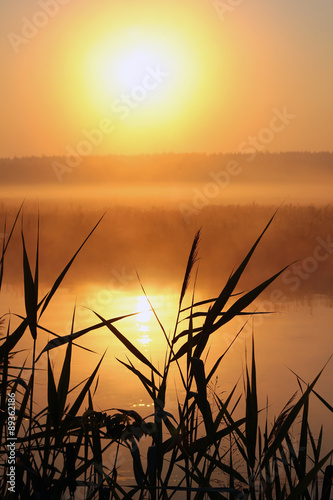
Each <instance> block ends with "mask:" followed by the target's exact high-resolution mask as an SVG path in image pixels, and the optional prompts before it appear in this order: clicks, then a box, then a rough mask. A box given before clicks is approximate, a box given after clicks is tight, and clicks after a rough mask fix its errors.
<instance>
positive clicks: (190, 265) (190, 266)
mask: <svg viewBox="0 0 333 500" xmlns="http://www.w3.org/2000/svg"><path fill="white" fill-rule="evenodd" d="M200 232H201V229H199V231H197V233H196V235H195V236H194V240H193V244H192V248H191V251H190V255H189V258H188V261H187V266H186V270H185V276H184V280H183V285H182V289H181V292H180V298H179V308H181V304H182V302H183V299H184V296H185V293H186V290H187V287H188V284H189V281H190V276H191V272H192V269H193V266H194V264H195V263H196V261H197V258H198V245H199V239H200Z"/></svg>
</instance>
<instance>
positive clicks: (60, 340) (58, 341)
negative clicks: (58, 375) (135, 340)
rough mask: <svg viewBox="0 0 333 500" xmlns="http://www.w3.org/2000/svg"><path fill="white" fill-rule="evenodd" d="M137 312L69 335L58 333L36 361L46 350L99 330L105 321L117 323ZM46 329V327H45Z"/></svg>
mask: <svg viewBox="0 0 333 500" xmlns="http://www.w3.org/2000/svg"><path fill="white" fill-rule="evenodd" d="M136 314H138V313H132V314H126V315H124V316H118V317H117V318H112V319H108V320H104V321H103V322H102V323H97V324H95V325H92V326H89V327H87V328H84V329H83V330H80V331H78V332H75V333H71V334H69V335H64V336H63V337H60V336H59V335H58V336H57V338H55V339H52V340H50V341H49V342H48V343H47V345H46V346H45V347H44V349H43V350H42V352H41V353H40V354H39V356H38V357H37V359H36V362H37V361H38V360H39V358H40V357H41V355H42V354H43V353H44V352H47V351H50V350H51V349H55V348H56V347H59V346H61V345H65V344H68V342H72V341H73V340H75V339H77V338H79V337H82V335H85V334H86V333H89V332H92V331H94V330H98V329H99V328H102V327H103V326H105V322H106V323H108V324H109V323H115V322H117V321H120V320H122V319H125V318H129V317H131V316H135V315H136ZM44 330H45V328H44ZM49 333H52V332H49ZM73 345H76V344H75V343H74V342H73ZM78 347H81V348H82V349H85V350H88V351H90V350H89V349H87V348H85V347H82V346H78ZM90 352H94V351H90Z"/></svg>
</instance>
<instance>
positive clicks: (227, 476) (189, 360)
mask: <svg viewBox="0 0 333 500" xmlns="http://www.w3.org/2000/svg"><path fill="white" fill-rule="evenodd" d="M19 215H20V211H19V213H18V214H17V217H16V219H15V222H14V224H13V226H12V227H11V228H10V229H9V231H8V236H7V237H5V239H4V241H3V248H2V253H1V260H0V286H1V284H2V280H3V272H4V265H5V259H6V257H7V252H8V248H9V244H10V242H11V238H12V235H13V233H14V231H16V229H15V226H16V223H17V220H18V218H19ZM100 222H101V220H99V222H98V223H97V224H96V225H95V227H94V228H93V230H92V231H91V233H90V234H89V235H88V237H87V238H86V239H85V240H84V242H83V244H82V245H81V246H80V247H79V249H78V250H77V251H76V252H75V254H74V256H73V257H72V259H71V260H70V261H69V262H68V264H67V265H66V266H65V267H64V269H63V271H62V272H61V273H60V274H59V276H58V277H57V279H56V280H55V281H54V284H53V285H52V287H50V290H49V292H48V293H47V294H46V295H45V296H44V297H40V296H39V280H40V278H39V258H40V257H39V228H38V233H37V248H36V253H35V259H34V261H35V262H34V266H32V265H31V264H32V263H31V259H29V257H28V253H27V250H26V243H25V236H24V232H23V229H22V232H21V238H22V248H23V275H24V292H25V308H26V315H25V316H19V317H18V319H19V325H18V326H17V327H16V328H15V329H12V326H11V317H10V316H8V315H3V316H2V318H1V321H2V328H3V329H6V330H7V331H6V334H5V335H4V336H3V338H2V339H1V344H0V363H1V381H0V384H1V413H0V428H1V432H0V438H1V455H0V468H1V476H0V477H1V479H0V495H1V498H4V499H7V498H20V499H28V498H35V499H37V498H41V499H54V500H59V499H61V498H64V499H65V498H76V499H79V498H80V499H81V498H85V499H95V498H96V499H97V498H98V499H111V498H112V499H124V498H128V499H129V498H141V499H143V498H150V499H170V498H172V497H174V498H184V499H185V498H188V499H190V498H195V499H204V498H212V499H218V498H225V499H230V500H234V499H236V498H247V497H250V498H251V499H258V500H261V499H268V500H270V499H273V498H274V499H281V500H285V499H288V500H294V499H301V498H302V499H303V498H304V499H306V500H307V499H310V498H314V499H319V498H320V497H321V491H320V490H321V489H322V488H321V486H320V485H319V477H320V476H322V475H323V474H324V470H323V468H324V466H325V464H326V462H327V461H328V460H329V459H330V457H331V455H332V451H330V452H329V453H328V454H326V455H325V456H322V453H321V449H322V443H323V429H322V428H321V430H320V433H319V435H318V436H316V435H314V434H313V433H312V431H311V428H310V426H309V420H308V412H309V399H310V396H311V397H312V398H314V399H315V400H316V402H317V404H323V405H325V407H326V408H327V410H328V411H331V412H332V411H333V408H332V406H331V405H330V404H329V403H328V402H327V401H325V400H324V399H323V398H322V397H321V396H320V395H319V394H318V393H317V392H316V391H315V385H316V382H317V380H318V378H319V377H320V374H321V372H322V370H321V371H320V372H319V374H318V375H317V376H316V378H315V379H314V380H313V381H312V382H311V383H310V384H307V383H305V382H304V381H303V380H302V379H301V378H300V377H298V376H297V375H296V376H297V381H298V384H299V388H300V390H299V394H298V396H297V397H296V395H293V396H292V397H291V398H290V397H289V401H288V402H287V403H286V405H285V407H284V408H283V409H282V410H281V412H280V414H279V415H278V416H277V417H276V418H275V419H274V421H273V422H269V421H268V417H267V413H266V411H267V409H266V408H260V407H258V395H257V380H256V362H255V352H254V341H253V340H252V354H251V361H250V363H246V368H245V373H244V374H243V382H244V391H243V394H241V395H238V393H237V385H236V386H235V387H234V388H233V389H232V391H231V392H230V394H225V395H224V398H223V400H222V399H221V398H220V397H219V395H218V394H217V393H214V394H213V401H211V400H210V399H211V398H209V397H208V395H207V386H208V384H209V383H210V382H211V381H212V378H213V377H214V375H215V374H216V370H217V369H218V367H219V365H220V363H221V362H222V361H223V358H224V356H225V355H226V354H227V351H228V349H229V348H228V349H227V350H226V351H225V352H224V353H222V354H221V355H220V356H219V357H218V358H217V359H216V360H214V361H215V364H214V366H213V368H212V369H211V370H210V371H209V372H208V371H207V370H206V365H205V354H204V353H205V352H206V351H207V350H206V347H207V343H208V342H209V338H210V335H212V334H213V333H214V332H216V331H217V330H219V329H220V328H223V327H224V325H226V324H227V323H229V322H230V321H232V320H233V319H234V318H235V317H236V316H239V315H244V322H246V321H247V320H248V319H249V318H250V317H251V316H252V315H254V314H260V312H259V311H249V310H248V307H249V306H251V304H252V303H253V301H254V300H255V299H256V298H257V297H258V296H259V295H260V294H261V293H262V292H263V291H264V290H265V289H266V288H267V287H268V286H269V285H270V284H271V283H272V282H274V280H276V279H277V278H278V277H279V275H281V273H282V272H283V271H284V269H282V270H281V271H279V272H277V273H276V274H274V275H273V276H271V277H270V278H268V279H267V278H266V279H265V280H264V281H263V282H262V283H260V284H259V285H257V286H256V287H255V288H253V289H251V290H250V291H248V292H244V293H236V291H235V290H236V287H237V285H238V282H239V280H240V278H241V277H242V275H243V272H244V270H245V268H246V266H247V265H248V263H249V261H250V259H251V257H252V254H253V253H254V251H255V250H256V247H257V246H258V244H259V242H260V240H261V238H262V236H263V235H264V233H265V232H266V230H267V228H268V226H269V225H270V224H271V222H272V219H271V220H270V221H269V223H268V224H267V225H266V227H265V229H264V230H263V232H262V233H261V235H260V236H259V238H258V239H257V240H256V241H255V243H254V245H253V246H252V247H251V249H250V251H249V253H248V254H247V255H246V257H245V258H244V260H243V261H242V262H241V264H240V266H239V267H238V268H237V269H236V270H235V271H234V272H233V273H232V274H231V275H230V277H229V279H228V280H227V282H226V284H225V286H224V287H223V289H222V291H221V293H220V294H219V296H218V297H215V298H212V299H207V300H205V301H201V302H196V301H195V294H194V289H195V284H194V286H193V292H192V293H189V284H190V277H191V275H192V274H194V273H195V267H196V262H197V252H198V243H199V238H200V232H198V233H197V234H196V235H195V238H194V241H193V245H192V248H191V251H190V255H189V258H188V262H187V267H186V271H185V276H184V281H183V284H182V288H181V292H180V296H179V310H178V314H177V317H176V321H175V328H174V332H173V335H172V336H171V337H169V336H168V335H167V333H166V332H165V330H164V328H163V326H162V324H160V328H161V335H163V336H164V338H165V342H166V354H165V364H164V367H163V369H162V370H158V369H157V367H156V366H155V365H154V364H153V362H152V361H150V360H149V359H147V358H146V357H145V356H144V355H143V354H142V353H141V352H140V351H138V350H137V348H136V347H135V346H134V345H133V344H131V343H130V342H129V341H128V340H127V338H126V335H124V334H123V333H121V331H120V330H119V329H118V326H116V325H118V323H119V322H121V320H122V319H123V318H124V317H117V318H112V319H109V318H103V317H102V316H101V315H100V314H99V313H98V311H95V315H96V323H95V324H93V325H91V326H90V327H88V328H86V329H85V330H81V331H76V329H75V309H74V312H73V320H72V331H71V334H70V335H67V336H59V335H58V334H56V333H55V332H52V331H51V330H49V329H47V328H46V327H45V326H43V324H42V317H43V314H44V312H45V311H46V309H47V308H48V307H50V303H51V301H52V299H53V297H54V295H55V294H56V292H57V290H58V289H59V287H60V285H61V283H62V281H63V279H64V278H65V276H66V274H67V273H68V271H69V270H70V268H71V266H72V265H73V263H74V261H75V259H76V257H77V255H78V253H79V252H80V251H81V250H82V248H83V246H84V244H85V243H86V241H87V240H88V238H90V236H91V235H92V233H93V232H94V230H95V229H96V228H97V226H98V225H99V223H100ZM4 235H6V228H5V229H4ZM33 267H34V269H33ZM194 281H196V278H195V279H194ZM142 289H143V287H142ZM143 292H144V293H145V291H144V289H143ZM187 294H189V295H190V297H189V302H188V304H187V305H185V298H186V296H187ZM151 308H152V310H153V312H154V314H155V316H156V319H157V321H159V319H158V317H157V314H156V312H155V311H154V309H153V305H151ZM207 308H208V310H207ZM128 316H131V315H130V314H129V315H128ZM128 316H126V317H128ZM185 325H186V326H185ZM100 328H107V329H108V330H109V331H110V332H111V333H112V334H113V335H115V336H116V337H117V338H118V339H119V341H120V342H122V344H123V345H124V346H125V347H126V348H127V349H128V352H129V354H131V355H132V356H131V357H132V360H130V359H129V358H127V360H126V361H123V360H122V361H120V362H121V363H123V364H124V365H125V366H126V367H127V368H128V370H129V371H131V372H132V374H133V376H135V377H138V378H139V380H140V381H141V383H142V384H143V386H144V388H145V389H146V391H147V393H148V395H149V397H150V398H151V400H152V402H153V404H154V414H153V416H152V417H151V418H146V419H143V418H142V417H141V416H140V415H139V414H138V413H137V412H135V411H133V410H128V409H123V410H120V409H117V410H114V411H112V412H110V413H106V412H105V413H103V412H99V411H96V410H95V409H94V401H93V399H94V394H95V392H96V390H97V385H98V370H99V367H100V365H101V363H102V360H103V357H104V356H105V353H104V354H103V356H102V358H101V360H100V361H99V363H98V364H97V366H96V368H95V370H94V371H93V373H91V375H90V376H89V377H87V378H86V379H85V380H83V381H82V383H81V384H80V385H79V391H78V395H77V396H76V397H71V392H72V391H73V390H74V389H77V387H76V388H74V387H72V386H71V383H70V376H71V359H72V352H73V350H74V349H80V348H82V347H81V346H80V344H79V339H80V337H82V336H83V335H86V334H88V333H89V332H93V331H94V330H97V329H100ZM13 330H14V331H13ZM4 331H5V330H4ZM42 332H47V333H48V334H49V335H50V336H52V337H53V339H52V340H50V341H49V342H48V343H47V345H46V346H45V347H44V348H43V349H42V351H41V352H37V337H38V335H39V334H40V333H42ZM239 333H240V332H239ZM239 333H238V334H237V335H236V337H235V339H234V341H235V340H236V338H237V336H238V335H239ZM92 334H93V333H92ZM24 335H28V336H31V343H32V361H31V363H27V364H24V365H23V366H16V364H15V357H16V353H17V352H18V350H19V343H20V340H21V339H22V337H23V336H24ZM234 341H233V342H234ZM63 345H66V354H65V357H64V360H63V363H62V367H61V370H60V377H59V380H57V381H56V380H55V376H54V368H53V367H52V365H51V362H50V359H49V352H50V351H51V350H52V349H57V348H59V346H63ZM43 357H44V358H46V359H47V375H46V377H47V384H46V386H45V390H46V391H47V400H48V405H47V406H46V407H45V408H43V409H42V410H40V409H38V408H37V406H36V404H35V396H36V394H35V391H36V383H35V382H36V380H35V376H36V370H38V360H39V359H42V358H43ZM133 359H134V360H135V361H136V365H135V364H134V361H133ZM172 365H175V366H176V369H177V371H178V376H179V384H180V385H181V387H182V390H183V392H184V394H185V396H184V400H183V401H179V405H178V412H177V413H174V414H171V413H170V412H168V411H167V407H166V406H165V402H166V396H167V390H168V381H169V378H170V370H171V367H172ZM25 373H28V374H29V375H28V382H26V381H25V378H26V377H25V376H24V374H25ZM286 399H288V397H287V398H286ZM241 400H243V402H244V408H245V410H244V416H243V417H242V418H235V415H236V409H237V408H238V406H239V404H240V402H241ZM14 406H15V410H14V413H13V408H14ZM84 408H85V409H84ZM216 409H217V410H216ZM265 413H266V418H264V417H262V415H263V414H264V415H265ZM10 417H12V418H10ZM298 417H299V418H298ZM12 422H15V428H14V427H13V424H12ZM295 426H299V427H300V429H299V432H298V433H297V435H298V436H299V438H298V439H297V440H296V441H295V439H294V438H293V435H294V433H293V432H292V428H294V427H295ZM12 437H17V440H16V441H13V440H11V438H12ZM143 437H145V438H146V439H148V440H150V441H151V443H150V446H149V448H148V453H147V456H146V457H143V455H142V453H141V452H140V445H141V442H142V438H143ZM140 441H141V442H140ZM13 443H15V446H13ZM124 449H126V450H127V452H128V457H129V460H131V462H132V466H133V472H134V478H135V481H133V483H134V484H132V485H131V486H130V487H129V486H128V487H125V486H121V484H120V481H119V474H120V473H121V464H120V463H119V461H118V458H119V456H120V452H121V451H123V450H124ZM111 450H113V453H112V454H110V451H111ZM110 456H112V460H110ZM217 478H218V480H217ZM179 495H181V496H179ZM323 498H325V497H324V496H323ZM326 498H329V496H326Z"/></svg>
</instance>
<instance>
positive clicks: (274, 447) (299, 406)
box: [261, 358, 331, 468]
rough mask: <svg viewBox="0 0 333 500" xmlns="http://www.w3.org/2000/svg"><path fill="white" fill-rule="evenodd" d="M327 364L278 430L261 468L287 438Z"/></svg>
mask: <svg viewBox="0 0 333 500" xmlns="http://www.w3.org/2000/svg"><path fill="white" fill-rule="evenodd" d="M330 359H331V358H330ZM330 359H329V360H330ZM329 360H328V361H329ZM328 361H327V363H328ZM327 363H326V364H325V366H324V367H323V368H322V370H320V372H319V373H318V375H317V376H316V378H315V379H314V380H313V382H312V383H311V384H310V385H309V386H308V388H307V390H306V391H305V392H304V394H303V395H302V397H301V398H300V399H299V401H298V402H297V403H296V404H295V406H294V407H293V408H292V410H291V411H290V413H289V414H288V416H287V418H286V419H285V421H284V422H283V424H282V425H281V427H280V429H279V430H278V432H277V435H276V437H275V439H274V441H273V443H272V444H271V445H270V447H269V449H268V450H267V451H266V454H265V456H264V458H263V461H262V463H261V468H263V467H265V465H266V464H267V463H268V462H269V460H270V459H271V458H272V456H273V454H274V453H275V452H276V450H277V449H278V448H279V446H280V444H281V443H282V441H283V439H284V438H285V437H286V435H287V433H288V430H289V429H290V427H291V425H292V424H293V422H294V421H295V419H296V417H297V415H298V414H299V412H300V410H301V409H302V407H303V405H304V404H305V402H306V400H307V399H308V398H309V396H310V393H311V391H312V389H313V387H314V386H315V384H316V383H317V381H318V379H319V377H320V375H321V374H322V372H323V370H324V368H325V367H326V365H327Z"/></svg>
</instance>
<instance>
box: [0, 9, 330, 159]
mask: <svg viewBox="0 0 333 500" xmlns="http://www.w3.org/2000/svg"><path fill="white" fill-rule="evenodd" d="M2 11H3V12H2V15H1V21H0V23H1V24H0V28H1V36H2V38H1V39H2V44H1V61H2V64H3V67H4V68H5V69H4V71H3V74H4V75H5V79H4V82H3V84H2V90H1V109H2V123H1V131H0V133H1V137H2V141H1V151H0V156H2V157H13V156H31V155H53V154H57V155H65V154H67V153H68V151H70V150H72V149H74V150H77V148H79V149H80V148H81V149H82V150H84V148H86V151H87V153H88V154H106V153H121V154H136V153H155V152H171V151H172V152H229V151H237V150H243V151H246V149H247V148H248V147H249V146H251V145H254V144H256V146H255V147H256V148H257V149H259V150H267V151H280V150H313V151H316V150H317V151H319V150H332V135H331V129H332V115H333V100H332V91H331V89H332V88H333V69H332V68H333V65H332V62H333V61H332V50H331V48H332V46H333V30H332V29H331V19H332V18H333V4H332V2H320V3H315V2H313V1H312V0H295V1H293V2H276V0H257V1H256V2H250V1H249V0H243V1H238V2H237V1H235V0H227V1H222V0H220V1H219V2H218V1H215V2H214V1H207V0H206V1H204V0H196V1H193V0H191V1H190V0H178V1H174V0H169V1H168V2H162V1H156V0H155V1H152V0H151V1H139V0H134V1H133V0H131V1H129V0H122V1H120V0H118V1H110V0H95V1H92V0H90V1H88V0H39V1H32V0H31V1H30V2H29V5H27V2H24V1H23V0H11V2H10V4H9V5H6V7H2Z"/></svg>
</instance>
